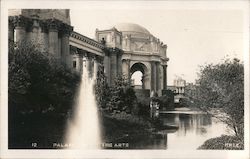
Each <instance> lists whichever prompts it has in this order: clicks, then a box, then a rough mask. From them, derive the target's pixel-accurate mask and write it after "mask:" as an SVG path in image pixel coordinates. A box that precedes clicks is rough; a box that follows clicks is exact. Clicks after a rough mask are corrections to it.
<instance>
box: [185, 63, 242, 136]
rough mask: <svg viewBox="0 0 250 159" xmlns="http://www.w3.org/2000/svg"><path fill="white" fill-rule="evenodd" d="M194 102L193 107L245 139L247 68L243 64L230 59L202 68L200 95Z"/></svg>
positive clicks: (199, 84)
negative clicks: (245, 74)
mask: <svg viewBox="0 0 250 159" xmlns="http://www.w3.org/2000/svg"><path fill="white" fill-rule="evenodd" d="M190 99H191V101H192V102H190V103H193V104H194V105H195V106H197V107H199V108H200V109H202V110H203V111H206V112H208V113H210V114H212V115H213V116H214V117H216V118H218V119H219V120H220V121H222V122H224V123H226V124H227V125H228V126H229V127H230V128H231V129H232V130H233V131H234V132H235V135H236V136H237V137H239V138H240V139H243V134H244V68H243V64H242V62H240V60H238V59H233V60H229V59H227V60H225V61H224V62H223V63H220V64H209V65H206V66H204V67H201V71H200V74H199V80H198V86H197V87H196V94H195V95H194V96H192V97H190ZM218 110H219V111H218Z"/></svg>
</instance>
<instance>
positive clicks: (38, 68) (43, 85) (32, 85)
mask: <svg viewBox="0 0 250 159" xmlns="http://www.w3.org/2000/svg"><path fill="white" fill-rule="evenodd" d="M8 73H9V90H8V91H9V98H8V100H9V110H10V111H16V112H19V113H20V112H23V113H28V112H38V113H44V112H47V111H53V112H60V113H66V112H68V111H69V109H71V107H72V104H73V101H74V97H75V93H76V92H77V91H76V90H77V87H78V84H79V83H80V76H79V75H78V74H76V73H73V72H72V71H71V70H69V69H67V68H66V67H65V66H64V65H63V64H61V63H60V62H59V61H58V60H56V59H55V58H54V57H53V56H51V55H49V54H48V53H42V52H40V51H38V50H36V47H35V46H32V45H26V44H22V45H19V46H18V47H15V46H13V45H10V48H9V69H8Z"/></svg>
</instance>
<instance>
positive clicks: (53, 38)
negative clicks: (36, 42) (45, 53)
mask: <svg viewBox="0 0 250 159" xmlns="http://www.w3.org/2000/svg"><path fill="white" fill-rule="evenodd" d="M48 27H49V53H50V54H52V55H54V56H55V58H60V54H59V51H58V28H59V24H58V22H56V21H54V20H51V21H49V26H48Z"/></svg>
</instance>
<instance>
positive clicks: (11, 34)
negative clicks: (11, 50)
mask: <svg viewBox="0 0 250 159" xmlns="http://www.w3.org/2000/svg"><path fill="white" fill-rule="evenodd" d="M14 28H15V26H14V22H13V19H12V18H9V28H8V36H9V37H8V39H9V41H11V42H14Z"/></svg>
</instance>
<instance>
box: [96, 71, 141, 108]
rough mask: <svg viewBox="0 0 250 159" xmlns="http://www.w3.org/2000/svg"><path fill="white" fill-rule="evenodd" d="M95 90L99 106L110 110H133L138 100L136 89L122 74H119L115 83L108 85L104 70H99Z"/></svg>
mask: <svg viewBox="0 0 250 159" xmlns="http://www.w3.org/2000/svg"><path fill="white" fill-rule="evenodd" d="M95 92H96V98H97V101H98V105H99V107H100V108H102V109H104V110H108V111H109V112H114V111H118V112H119V111H126V112H131V111H132V109H133V106H134V105H135V104H136V101H137V99H136V96H135V92H134V90H133V89H132V88H130V87H129V82H128V80H127V79H126V78H125V77H124V76H122V75H118V76H117V78H116V79H115V80H114V84H113V85H111V86H108V85H107V83H106V77H105V76H104V74H103V72H99V73H98V77H97V83H96V86H95Z"/></svg>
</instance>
